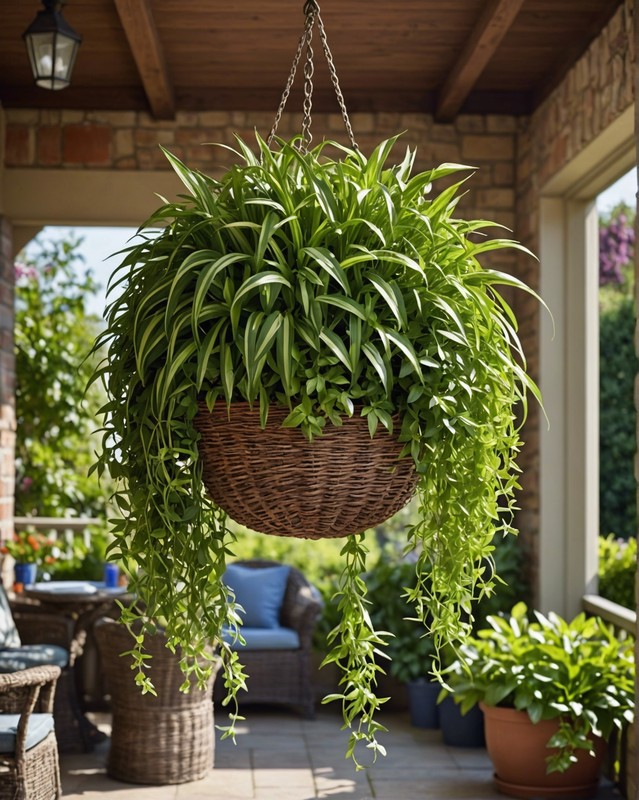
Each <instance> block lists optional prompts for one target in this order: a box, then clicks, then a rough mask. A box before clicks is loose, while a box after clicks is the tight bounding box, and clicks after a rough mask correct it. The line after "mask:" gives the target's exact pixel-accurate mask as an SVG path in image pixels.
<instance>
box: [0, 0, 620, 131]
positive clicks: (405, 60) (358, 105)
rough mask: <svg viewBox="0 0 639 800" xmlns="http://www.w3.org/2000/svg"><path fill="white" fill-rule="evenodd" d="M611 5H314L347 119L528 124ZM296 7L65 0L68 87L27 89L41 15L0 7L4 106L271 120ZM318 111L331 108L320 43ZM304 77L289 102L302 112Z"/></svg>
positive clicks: (283, 0)
mask: <svg viewBox="0 0 639 800" xmlns="http://www.w3.org/2000/svg"><path fill="white" fill-rule="evenodd" d="M620 3H621V0H392V2H388V1H387V0H321V10H322V18H323V20H324V24H325V26H326V30H327V32H328V38H329V43H330V46H331V49H332V51H333V55H334V58H335V64H336V67H337V71H338V74H339V76H340V81H341V85H342V89H343V92H344V96H345V98H346V103H347V105H348V107H349V109H350V110H351V111H412V112H432V113H434V114H435V115H436V116H437V118H438V119H439V120H441V121H447V120H450V119H452V118H454V116H455V115H456V114H457V113H459V112H460V111H461V112H465V113H500V112H501V113H511V114H525V113H529V112H530V111H531V110H532V109H533V108H534V107H535V105H537V104H538V103H539V102H540V101H541V99H543V97H544V96H546V94H547V93H548V92H549V91H550V90H551V89H552V87H553V86H554V85H556V84H557V83H558V82H559V81H560V80H561V78H562V77H563V75H564V74H565V73H566V71H567V70H568V69H569V67H570V65H571V64H572V63H574V61H575V60H576V59H577V58H578V57H579V56H580V55H581V54H582V53H583V52H584V51H585V50H586V49H587V47H588V45H589V43H590V42H591V41H592V39H593V38H594V37H595V36H596V35H597V33H598V32H599V31H600V30H601V29H602V28H603V26H604V25H605V24H606V22H607V21H608V19H609V18H610V17H611V16H612V14H613V13H614V12H615V10H616V8H617V7H618V6H619V5H620ZM302 6H303V2H302V0H230V1H229V0H68V2H67V5H66V6H65V7H64V15H65V18H66V19H67V20H68V22H69V23H70V24H71V25H72V26H73V27H74V28H75V29H76V31H77V32H78V33H79V34H81V35H82V37H83V40H84V41H83V43H82V46H81V48H80V52H79V55H78V59H77V62H76V65H75V70H74V73H73V80H72V85H71V86H70V87H69V88H67V89H64V90H62V91H59V92H52V91H48V90H44V89H39V88H37V87H35V86H34V85H33V81H32V78H31V74H30V71H29V65H28V61H27V56H26V52H25V48H24V43H23V41H22V38H21V34H22V32H23V31H24V30H25V28H26V27H27V26H28V25H29V23H30V22H31V20H32V19H33V18H34V16H35V14H36V12H37V11H38V10H39V8H40V5H39V3H38V2H37V0H12V2H6V3H2V7H1V8H0V103H1V104H2V105H3V106H5V107H8V108H10V107H37V108H93V109H113V110H117V109H138V110H139V109H146V110H149V111H150V112H151V113H152V114H153V115H154V116H156V117H158V118H171V117H173V116H174V115H175V112H176V111H177V110H185V111H188V110H215V109H225V110H229V109H233V110H255V111H259V110H269V111H271V110H272V111H274V110H275V108H276V107H277V104H278V101H279V97H280V95H281V92H282V89H283V87H284V84H285V82H286V78H287V76H288V72H289V69H290V64H291V61H292V59H293V54H294V52H295V49H296V46H297V42H298V40H299V37H300V34H301V32H302V27H303V15H302ZM314 44H315V53H316V75H315V86H316V91H315V97H314V107H315V108H316V109H317V110H327V111H334V110H336V102H335V99H334V95H333V94H332V91H331V89H330V84H329V79H328V70H327V69H326V65H325V63H324V62H323V56H322V54H321V48H320V44H319V39H318V37H317V35H316V37H315V39H314ZM300 85H301V76H298V80H297V81H296V86H295V88H294V91H293V92H292V94H291V99H290V100H289V103H290V107H291V108H292V109H295V110H298V109H299V108H300V106H301V102H300V98H301V88H300Z"/></svg>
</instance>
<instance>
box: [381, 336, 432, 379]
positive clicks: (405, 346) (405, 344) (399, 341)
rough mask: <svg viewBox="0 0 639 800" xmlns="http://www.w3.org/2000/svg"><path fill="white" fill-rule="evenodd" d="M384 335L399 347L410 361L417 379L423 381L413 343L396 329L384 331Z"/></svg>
mask: <svg viewBox="0 0 639 800" xmlns="http://www.w3.org/2000/svg"><path fill="white" fill-rule="evenodd" d="M386 335H387V336H388V338H389V339H390V340H391V342H394V343H395V344H396V345H397V347H399V349H400V350H401V351H402V353H403V354H404V355H405V356H406V358H407V359H408V360H409V361H410V363H411V366H412V367H413V369H414V370H415V372H416V373H417V376H418V377H419V379H420V380H421V381H422V382H423V380H424V378H423V376H422V368H421V367H420V365H419V359H418V358H417V354H416V353H415V349H414V348H413V345H412V344H411V343H410V342H409V341H408V339H407V338H406V337H405V336H403V335H402V334H401V333H397V331H386Z"/></svg>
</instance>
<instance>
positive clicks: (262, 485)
mask: <svg viewBox="0 0 639 800" xmlns="http://www.w3.org/2000/svg"><path fill="white" fill-rule="evenodd" d="M287 416H288V411H287V410H286V409H284V408H279V407H276V406H271V407H270V409H269V415H268V421H267V423H266V428H265V429H264V430H262V428H261V427H260V413H259V407H258V405H257V404H256V405H255V406H254V408H253V409H252V410H251V409H250V408H249V405H248V403H233V404H232V405H231V412H230V418H229V416H228V415H227V409H226V406H225V405H224V404H223V403H218V404H217V405H216V406H215V409H214V410H213V413H210V412H209V411H208V409H207V407H206V404H205V403H204V402H201V403H200V411H199V413H198V415H197V416H196V418H195V425H196V427H197V429H198V431H199V432H200V434H201V440H200V442H199V452H200V458H201V459H202V463H203V466H204V485H205V486H206V488H207V490H208V492H209V494H210V496H211V498H212V499H213V500H214V501H215V503H216V504H217V505H219V506H220V507H221V508H223V509H224V510H225V511H226V512H227V513H228V514H229V516H230V517H231V518H232V519H234V520H235V522H238V523H240V524H241V525H245V526H246V527H247V528H251V529H252V530H256V531H259V532H261V533H270V534H273V535H274V536H297V537H300V538H303V539H323V538H337V537H340V536H347V535H349V534H351V533H360V532H361V531H365V530H367V529H368V528H372V527H374V526H375V525H379V524H380V523H381V522H384V521H385V520H387V519H388V518H389V517H392V515H393V514H395V513H396V512H397V511H399V510H400V508H403V507H404V506H405V505H406V503H407V502H408V501H409V500H410V498H411V497H412V495H413V493H414V491H415V487H416V485H417V473H416V472H415V465H414V463H413V460H412V459H411V458H402V459H399V458H398V456H399V454H400V452H401V450H402V445H401V444H400V443H399V442H398V441H397V439H396V437H395V436H391V435H389V434H388V433H387V432H386V430H384V429H382V430H380V431H379V432H378V433H377V434H376V435H375V436H374V437H373V438H372V439H371V437H370V434H369V432H368V424H367V422H366V419H365V418H362V417H351V418H347V419H345V420H344V424H343V425H342V426H341V427H339V428H338V427H335V426H333V425H331V424H330V423H329V424H327V426H326V428H325V429H324V433H323V434H322V435H321V436H318V437H316V439H315V440H314V441H313V442H309V441H307V439H306V438H305V437H304V436H303V434H302V432H301V431H300V430H299V428H282V427H281V425H282V422H283V421H284V419H285V418H286V417H287ZM380 428H381V426H380Z"/></svg>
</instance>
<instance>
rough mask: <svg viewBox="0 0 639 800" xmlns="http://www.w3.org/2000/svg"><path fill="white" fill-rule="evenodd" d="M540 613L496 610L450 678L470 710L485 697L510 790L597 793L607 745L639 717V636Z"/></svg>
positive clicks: (500, 775)
mask: <svg viewBox="0 0 639 800" xmlns="http://www.w3.org/2000/svg"><path fill="white" fill-rule="evenodd" d="M534 615H535V621H533V622H531V621H530V620H529V618H528V609H527V608H526V606H525V604H524V603H518V604H517V605H516V606H515V607H514V608H513V609H512V613H511V616H510V618H508V619H506V618H503V617H497V616H495V617H492V616H491V617H489V618H488V623H489V627H488V628H485V629H483V630H481V631H479V632H478V633H477V636H476V637H475V638H471V639H469V640H468V642H467V643H465V644H464V645H463V646H462V647H461V658H460V659H459V660H457V661H456V662H454V663H453V664H452V665H451V666H450V667H449V668H448V670H447V675H446V676H445V677H446V679H447V681H448V683H449V685H450V687H451V689H452V690H453V698H454V699H455V701H456V702H457V703H459V704H460V707H461V711H462V712H465V711H467V710H468V709H470V708H472V707H474V706H475V704H476V703H480V704H481V707H482V709H483V711H484V716H485V727H486V746H487V748H488V754H489V755H490V757H491V759H492V760H493V764H494V766H495V776H496V777H495V781H496V784H497V786H498V788H499V790H500V791H501V792H503V793H505V794H512V795H513V796H514V797H539V796H542V797H546V796H552V797H583V798H585V797H591V796H592V795H594V793H595V792H596V788H597V781H598V770H599V767H600V764H601V759H602V758H603V755H604V753H605V742H606V741H607V740H608V739H609V738H610V735H611V734H612V732H613V730H614V729H615V728H616V729H619V730H621V728H622V727H623V726H624V725H625V724H629V723H631V722H632V720H633V709H634V672H635V670H634V656H633V641H632V639H631V637H627V638H618V637H617V635H616V634H615V633H614V631H613V630H612V629H611V628H610V627H608V626H606V625H605V624H604V623H603V622H602V620H600V619H599V618H598V617H590V618H587V617H586V616H585V615H584V614H580V615H579V616H577V617H576V618H575V619H574V620H573V621H572V622H570V623H568V622H566V621H565V620H563V619H562V618H561V617H559V616H558V615H557V614H553V613H551V614H549V615H548V616H547V617H546V616H544V615H542V614H540V613H539V612H534Z"/></svg>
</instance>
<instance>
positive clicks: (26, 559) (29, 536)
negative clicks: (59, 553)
mask: <svg viewBox="0 0 639 800" xmlns="http://www.w3.org/2000/svg"><path fill="white" fill-rule="evenodd" d="M53 551H54V543H53V542H52V541H51V540H50V539H48V538H47V537H46V536H45V535H44V534H42V533H39V532H38V531H35V530H28V529H27V530H23V531H16V533H14V535H13V538H12V539H9V540H8V541H6V542H5V543H4V544H3V546H2V547H0V553H2V554H3V555H9V556H11V558H13V560H14V561H15V564H14V565H13V571H14V590H15V591H16V592H21V591H22V589H23V587H24V586H28V585H29V584H32V583H35V582H36V580H37V577H38V568H39V567H42V566H44V565H47V564H51V563H53V561H54V556H53Z"/></svg>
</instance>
